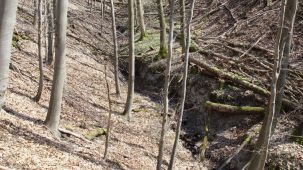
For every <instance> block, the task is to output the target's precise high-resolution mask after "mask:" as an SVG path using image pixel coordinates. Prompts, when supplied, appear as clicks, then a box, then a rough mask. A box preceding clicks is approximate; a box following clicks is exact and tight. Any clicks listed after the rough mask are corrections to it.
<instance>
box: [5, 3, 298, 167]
mask: <svg viewBox="0 0 303 170" xmlns="http://www.w3.org/2000/svg"><path fill="white" fill-rule="evenodd" d="M218 2H219V4H215V3H212V1H202V0H197V2H196V6H195V11H194V18H193V26H192V34H193V37H192V40H193V42H192V45H191V48H190V50H191V57H193V58H194V59H196V60H198V61H203V62H206V63H207V64H208V65H210V66H213V67H217V68H218V69H220V70H222V71H223V72H228V73H229V72H230V73H234V74H237V75H239V76H242V77H245V78H247V79H249V81H250V82H251V83H253V84H256V85H258V86H260V87H262V88H264V89H269V88H270V82H271V69H270V67H271V66H272V64H271V63H272V62H273V56H274V53H273V50H274V45H275V35H276V32H277V29H278V17H277V16H279V9H280V8H279V3H278V2H277V1H275V3H274V4H273V5H272V6H270V7H265V8H264V7H263V6H262V5H261V4H260V3H258V2H257V1H254V2H256V3H252V2H251V1H249V0H243V1H241V2H238V1H225V0H222V1H218ZM69 3H70V4H69V11H68V32H67V38H68V39H67V80H66V82H65V84H66V86H65V88H64V97H63V104H62V113H61V120H60V127H61V128H64V129H67V130H70V131H72V132H75V133H77V134H79V135H81V136H84V137H89V135H90V134H91V133H92V132H94V131H96V130H104V129H105V128H106V125H107V118H108V112H109V106H108V98H107V89H106V81H105V78H106V77H105V72H107V75H108V80H109V84H110V96H111V99H112V104H113V113H114V114H113V118H112V122H111V123H112V127H113V128H112V134H111V136H112V137H111V141H110V146H109V154H108V159H107V160H105V159H103V152H104V144H105V135H104V134H102V135H100V136H98V137H95V138H93V139H92V140H91V141H87V140H81V139H79V138H77V137H75V136H73V135H67V134H64V135H63V137H62V138H60V139H58V138H56V137H55V136H54V135H53V134H51V132H50V131H49V130H48V129H47V127H46V126H45V125H44V124H43V121H44V119H45V117H46V114H47V110H48V107H49V106H48V103H49V98H50V92H51V85H52V78H53V66H49V65H44V72H45V73H44V74H45V75H44V76H45V77H44V90H43V94H42V98H41V100H40V101H39V102H38V103H36V102H34V101H33V97H34V96H35V94H36V91H37V89H38V80H39V67H38V54H37V51H38V47H37V28H35V27H34V26H33V24H32V18H33V9H34V4H33V3H32V1H26V0H25V1H20V2H19V7H18V14H17V23H16V27H15V30H14V42H13V46H14V48H13V51H12V57H11V65H10V80H9V88H8V91H7V93H6V104H5V107H4V109H3V110H1V112H0V169H1V168H2V166H3V167H7V168H11V169H131V170H133V169H138V170H141V169H142V170H143V169H144V170H145V169H148V170H149V169H155V166H156V163H157V156H158V143H159V138H160V133H161V121H162V114H161V113H162V110H163V109H162V108H163V106H162V104H163V103H162V95H163V94H162V89H163V85H164V70H165V59H159V58H157V52H158V46H159V42H158V41H159V31H158V29H159V23H158V22H159V21H158V18H157V15H155V14H154V12H155V11H156V9H157V8H156V4H155V2H154V1H145V13H146V14H145V16H146V18H145V22H146V27H147V30H148V31H147V32H148V37H147V38H146V39H145V40H144V41H141V42H140V41H137V42H136V85H135V89H136V93H135V99H134V108H133V110H132V111H133V115H134V116H133V119H132V121H131V122H128V121H127V119H126V117H125V116H123V115H121V113H122V112H123V109H124V105H125V101H126V96H127V74H128V72H127V63H128V61H127V57H126V56H127V52H128V49H127V43H128V37H127V34H128V32H127V4H126V3H122V2H120V1H115V4H116V11H117V13H116V15H117V29H118V42H119V44H120V47H121V48H120V51H119V52H120V54H121V58H120V75H119V76H120V81H121V90H122V93H121V97H117V96H116V95H115V93H114V92H115V89H114V88H113V87H115V86H114V83H115V81H114V74H113V72H114V66H113V62H112V61H113V57H114V54H113V47H112V44H113V43H112V33H111V18H110V7H109V6H107V7H106V8H105V10H106V11H105V17H104V18H102V17H101V14H100V12H101V11H100V9H99V6H98V5H100V3H99V1H97V5H96V7H97V9H94V10H93V11H92V12H90V9H89V8H88V6H87V2H86V1H83V0H70V1H69ZM107 5H109V4H107ZM187 6H188V4H187ZM168 8H169V7H168V6H165V13H166V16H168V15H169V11H168V10H169V9H168ZM178 10H179V9H177V10H176V13H179V11H178ZM302 11H303V5H302V4H300V5H299V11H298V15H297V19H296V24H295V30H294V39H293V42H294V46H293V47H292V50H293V52H292V53H291V57H290V69H291V70H292V72H291V73H290V78H289V79H288V81H287V85H286V86H287V87H286V89H287V91H286V97H287V99H290V100H291V101H293V102H295V103H296V105H297V107H296V108H295V109H290V110H287V109H285V110H284V111H283V114H282V116H281V117H280V118H279V120H278V124H277V128H276V131H275V133H274V135H273V136H272V140H271V145H270V148H269V157H268V158H269V159H268V162H267V167H268V168H271V167H273V168H274V167H279V168H280V169H296V168H297V169H300V168H302V167H303V146H302V144H299V143H298V142H294V141H293V140H292V139H291V137H292V135H293V134H294V130H295V129H298V127H299V128H302V127H300V124H302V122H303V109H302V103H303V98H302V96H303V81H302V80H303V76H302V75H303V71H302V70H303V58H302V54H303V38H302V34H303V32H302V29H301V28H302V23H303V22H302V21H303V19H302V13H303V12H302ZM176 18H177V17H176ZM179 24H180V23H179V22H176V24H175V26H176V30H177V31H179V28H180V25H179ZM138 30H139V29H138V28H137V29H136V31H137V32H138ZM177 31H176V32H177ZM178 36H179V35H178V34H177V35H175V39H176V41H179V37H178ZM136 38H138V34H136ZM174 50H175V53H174V58H173V69H172V75H173V76H172V80H171V91H170V99H171V103H170V104H171V108H170V114H171V115H170V121H169V128H168V131H167V134H166V139H165V150H164V167H165V168H167V166H168V162H169V159H170V153H171V149H172V145H173V142H174V137H175V130H176V120H177V118H176V115H175V113H174V112H175V110H177V109H176V107H177V106H178V104H179V103H178V100H179V99H180V96H181V88H180V86H181V80H182V75H181V73H182V70H181V69H182V65H181V64H182V59H181V58H180V55H181V46H180V44H179V43H178V42H177V43H176V44H175V46H174ZM43 54H44V48H43ZM240 59H241V60H240ZM242 59H243V60H242ZM231 61H239V62H238V63H237V64H234V63H232V62H231ZM264 65H266V66H267V67H266V66H265V67H264ZM105 68H107V70H106V69H105ZM218 77H219V76H218ZM245 80H246V79H245ZM221 81H222V80H221V79H220V77H219V78H217V77H216V76H214V75H213V74H209V72H207V70H206V71H205V69H201V68H198V67H197V66H196V65H195V64H193V63H191V64H190V74H189V81H188V88H187V98H186V105H185V113H184V114H185V115H184V118H183V122H182V123H183V128H182V132H181V140H180V144H179V148H178V152H177V156H176V164H175V169H178V170H179V169H180V170H181V169H197V170H198V169H217V168H218V167H219V166H220V165H221V164H222V163H223V162H224V161H225V160H226V159H227V158H228V157H229V156H230V155H232V154H233V153H234V152H235V151H236V149H237V148H238V147H239V146H240V145H241V144H242V142H243V141H245V140H246V135H247V131H250V130H251V129H252V127H254V126H255V125H257V124H259V125H260V122H261V121H262V119H263V115H261V114H249V115H245V114H244V115H243V114H226V113H224V114H222V113H219V112H215V111H211V112H209V110H207V109H205V107H204V105H203V104H204V103H205V102H206V101H209V100H214V101H216V102H221V103H227V104H232V105H241V106H242V105H243V106H246V105H250V106H260V107H267V106H266V105H267V102H268V97H264V96H262V95H260V94H255V93H254V92H253V91H251V90H247V89H245V88H243V87H242V86H237V85H234V84H235V83H228V82H226V83H225V81H224V82H223V84H224V88H221V84H222V82H221ZM206 120H207V121H208V123H209V124H208V123H205V122H206ZM205 124H207V125H205ZM205 126H207V129H209V131H207V132H206V131H205ZM205 134H208V138H209V139H208V142H209V143H207V146H205V148H203V139H204V137H205ZM301 135H302V134H301ZM256 139H257V137H256V135H255V136H253V137H252V140H251V142H249V143H248V144H247V145H246V146H245V147H244V149H243V150H242V151H241V152H240V153H239V154H238V155H236V157H235V158H234V159H232V161H231V163H230V164H229V165H228V166H227V167H226V169H240V168H241V167H242V166H243V165H244V164H245V162H246V161H247V160H248V159H249V156H250V155H251V152H252V148H253V145H254V144H255V143H256ZM301 142H302V141H301ZM201 146H202V150H203V149H204V155H203V156H204V158H203V160H201V161H200V156H201V155H200V154H199V152H201Z"/></svg>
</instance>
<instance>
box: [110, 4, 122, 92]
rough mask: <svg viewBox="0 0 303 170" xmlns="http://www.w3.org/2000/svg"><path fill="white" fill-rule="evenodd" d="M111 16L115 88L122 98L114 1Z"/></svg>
mask: <svg viewBox="0 0 303 170" xmlns="http://www.w3.org/2000/svg"><path fill="white" fill-rule="evenodd" d="M110 7H111V14H112V32H113V42H114V54H115V64H114V67H115V86H116V95H117V96H120V82H119V53H118V42H117V30H116V17H115V5H114V1H113V0H110Z"/></svg>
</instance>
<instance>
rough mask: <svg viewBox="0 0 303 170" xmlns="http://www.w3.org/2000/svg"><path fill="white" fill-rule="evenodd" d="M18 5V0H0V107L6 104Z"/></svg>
mask: <svg viewBox="0 0 303 170" xmlns="http://www.w3.org/2000/svg"><path fill="white" fill-rule="evenodd" d="M17 5H18V1H17V0H1V1H0V108H1V107H2V106H3V105H4V101H5V97H4V95H5V91H6V89H7V86H8V79H9V63H10V56H11V44H12V39H13V38H12V37H13V31H14V25H15V22H16V11H17Z"/></svg>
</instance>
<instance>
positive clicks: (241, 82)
mask: <svg viewBox="0 0 303 170" xmlns="http://www.w3.org/2000/svg"><path fill="white" fill-rule="evenodd" d="M189 62H190V63H193V64H195V65H197V66H199V67H201V68H203V69H205V70H207V72H209V73H211V74H213V75H214V76H216V77H218V78H221V79H224V80H226V81H229V82H232V83H233V84H234V85H235V86H240V87H243V88H245V89H248V90H251V91H253V92H255V93H257V94H260V95H262V96H265V97H269V96H270V92H269V91H268V90H267V89H264V88H262V87H260V86H258V85H255V84H253V83H251V82H249V81H247V79H246V78H244V77H241V76H239V75H236V74H234V73H231V72H228V71H226V70H220V69H219V68H217V67H215V66H210V65H209V64H207V63H205V62H203V61H198V60H196V59H194V58H193V57H190V58H189ZM283 105H284V106H286V107H288V108H291V109H294V108H296V106H297V104H296V103H294V102H292V101H290V100H288V99H285V98H284V99H283Z"/></svg>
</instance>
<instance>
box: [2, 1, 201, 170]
mask: <svg viewBox="0 0 303 170" xmlns="http://www.w3.org/2000/svg"><path fill="white" fill-rule="evenodd" d="M85 5H86V2H85V1H80V0H71V1H70V6H69V14H68V15H69V31H68V39H67V81H66V87H65V89H64V97H63V104H62V114H61V122H60V127H61V128H65V129H68V130H71V131H73V132H75V133H77V134H80V135H85V134H87V133H89V132H90V131H92V130H94V129H98V128H105V127H106V125H107V118H108V111H109V110H108V108H109V107H108V100H107V90H106V85H105V75H104V72H105V69H104V66H105V65H108V67H107V68H108V70H106V71H107V72H108V80H109V84H110V95H111V98H112V104H113V109H114V110H113V112H114V115H113V118H112V121H111V123H112V134H111V140H110V145H109V153H108V159H107V160H104V159H103V152H104V143H105V136H104V135H102V136H100V137H97V138H95V139H94V140H93V141H92V142H91V143H88V142H85V141H83V140H80V139H77V138H75V137H73V136H67V135H64V136H63V138H62V139H60V140H59V139H56V138H54V136H53V135H52V134H51V133H50V132H49V130H47V128H46V127H45V126H44V125H43V121H44V119H45V117H46V114H47V109H48V101H49V98H50V90H51V80H52V70H53V69H52V67H50V66H45V67H44V72H45V84H44V90H43V95H42V98H41V100H40V101H39V102H38V103H36V102H34V101H33V99H32V98H33V97H34V96H35V93H36V90H37V88H38V76H39V71H38V57H37V44H36V41H35V40H34V39H36V37H37V36H36V34H37V31H36V29H35V28H34V27H33V25H32V13H33V10H32V9H34V8H33V4H32V1H23V2H22V1H21V2H20V5H19V13H18V16H17V26H16V30H17V32H18V35H22V36H21V38H20V39H18V42H16V45H17V46H16V48H14V49H13V55H12V69H11V73H10V83H9V89H8V92H7V94H6V105H5V109H4V110H2V111H1V113H0V117H1V118H0V166H3V167H8V168H12V169H154V167H155V165H156V157H157V153H158V141H159V137H160V129H161V124H160V123H161V115H160V110H161V106H160V104H159V103H155V102H154V101H152V100H151V99H150V98H148V97H146V96H143V95H141V94H138V93H136V94H135V99H134V109H133V111H134V113H133V118H132V120H131V122H128V121H127V120H126V118H125V117H124V116H122V115H121V113H122V112H123V108H124V103H125V100H126V97H125V96H126V91H127V88H126V82H125V79H124V78H123V77H122V76H121V81H122V82H121V85H122V94H121V96H122V97H121V98H117V97H115V94H114V92H115V89H114V88H113V87H114V80H113V73H112V72H113V66H112V64H111V62H110V61H109V60H108V56H107V55H108V54H111V50H112V47H111V46H110V44H111V42H110V43H108V42H104V41H105V40H104V39H109V38H111V31H110V19H108V20H102V18H101V15H100V11H94V12H92V13H89V12H88V11H87V8H86V7H85ZM101 26H102V27H103V31H101V30H102V28H101ZM78 38H80V39H78ZM103 38H104V39H103ZM102 39H103V40H102ZM106 44H107V45H108V46H104V45H106ZM102 50H105V51H102ZM103 52H104V53H105V54H104V53H103ZM43 54H44V52H43ZM173 139H174V132H173V131H172V130H168V133H167V140H166V143H165V146H166V147H165V155H164V159H165V161H164V163H165V166H166V165H167V162H168V161H169V156H170V155H169V153H170V150H171V146H172V143H173ZM176 168H177V169H186V168H191V169H201V168H202V165H201V164H199V163H196V161H194V159H193V158H192V156H191V153H190V151H189V150H187V149H185V148H184V147H183V146H182V145H180V147H179V152H178V154H177V159H176ZM0 169H1V167H0Z"/></svg>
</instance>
